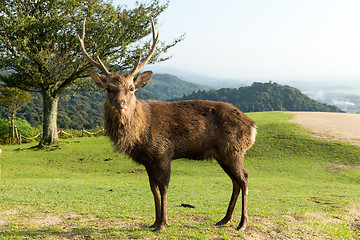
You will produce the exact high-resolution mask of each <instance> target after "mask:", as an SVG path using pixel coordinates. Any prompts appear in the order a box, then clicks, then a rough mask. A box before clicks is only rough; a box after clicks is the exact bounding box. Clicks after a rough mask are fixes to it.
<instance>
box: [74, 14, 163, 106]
mask: <svg viewBox="0 0 360 240" xmlns="http://www.w3.org/2000/svg"><path fill="white" fill-rule="evenodd" d="M85 22H86V19H84V22H83V31H82V37H80V36H79V35H78V38H79V41H80V47H81V51H82V52H83V54H84V56H85V58H86V59H87V60H88V61H89V62H90V64H91V65H93V66H94V67H96V68H97V69H99V70H100V71H101V73H102V74H98V73H95V72H89V75H90V77H91V78H92V79H93V81H94V82H95V84H96V85H97V86H98V87H100V88H103V89H106V91H107V98H108V100H107V101H108V102H109V103H110V104H111V105H112V107H113V108H114V109H115V110H116V111H120V112H124V111H125V110H126V109H128V106H135V103H134V102H135V101H136V98H135V95H134V93H135V91H136V90H137V89H141V88H144V87H145V86H146V85H147V84H148V83H149V82H150V80H151V77H152V75H153V73H152V72H151V71H146V72H143V73H140V74H139V75H136V74H137V73H138V72H139V71H140V69H142V68H143V67H144V66H145V65H146V64H147V63H148V62H149V60H150V58H151V56H152V55H153V54H154V52H155V49H156V44H157V42H158V40H159V32H157V34H156V35H155V26H154V21H153V19H152V18H151V26H152V35H153V43H152V47H151V50H150V52H149V54H148V55H147V56H146V57H145V58H144V60H143V61H141V59H142V57H141V54H140V57H139V60H138V61H137V63H136V65H135V66H134V67H133V69H132V70H131V72H130V73H129V74H125V75H113V74H111V73H110V72H109V70H107V68H106V67H105V65H104V64H103V63H102V61H101V60H100V58H99V57H97V59H98V61H95V60H94V59H92V58H91V57H90V55H89V54H88V53H87V52H86V50H85V44H84V38H85Z"/></svg>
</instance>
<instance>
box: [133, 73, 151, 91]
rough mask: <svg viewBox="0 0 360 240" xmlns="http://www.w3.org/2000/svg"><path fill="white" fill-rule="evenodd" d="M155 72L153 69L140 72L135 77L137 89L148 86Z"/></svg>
mask: <svg viewBox="0 0 360 240" xmlns="http://www.w3.org/2000/svg"><path fill="white" fill-rule="evenodd" d="M152 75H153V72H152V71H146V72H143V73H140V74H139V75H137V76H136V77H135V78H134V84H135V88H136V89H141V88H144V87H146V85H148V84H149V82H150V80H151V78H152Z"/></svg>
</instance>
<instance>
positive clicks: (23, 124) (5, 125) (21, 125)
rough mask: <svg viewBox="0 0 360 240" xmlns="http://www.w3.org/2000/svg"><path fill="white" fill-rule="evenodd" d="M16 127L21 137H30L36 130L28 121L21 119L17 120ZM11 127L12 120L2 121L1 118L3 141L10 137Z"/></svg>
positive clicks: (0, 128) (0, 126)
mask: <svg viewBox="0 0 360 240" xmlns="http://www.w3.org/2000/svg"><path fill="white" fill-rule="evenodd" d="M15 126H16V127H17V129H18V132H19V133H21V135H23V136H26V137H29V136H30V135H31V134H32V133H33V131H34V128H33V127H32V126H31V125H30V123H29V122H28V121H26V120H25V119H21V118H17V117H16V118H15ZM10 127H11V118H10V117H9V118H7V119H2V118H0V137H1V138H2V139H6V138H8V137H9V131H10Z"/></svg>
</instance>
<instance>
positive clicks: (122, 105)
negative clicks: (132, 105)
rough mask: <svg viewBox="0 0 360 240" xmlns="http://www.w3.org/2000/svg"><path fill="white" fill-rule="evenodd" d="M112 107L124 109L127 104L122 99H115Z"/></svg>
mask: <svg viewBox="0 0 360 240" xmlns="http://www.w3.org/2000/svg"><path fill="white" fill-rule="evenodd" d="M114 107H115V108H118V109H126V108H127V105H126V102H125V100H124V99H121V100H120V101H116V102H115V103H114Z"/></svg>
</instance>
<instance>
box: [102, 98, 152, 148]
mask: <svg viewBox="0 0 360 240" xmlns="http://www.w3.org/2000/svg"><path fill="white" fill-rule="evenodd" d="M132 106H133V107H128V109H126V110H125V111H124V112H120V111H115V110H114V109H113V108H112V106H111V104H110V103H109V102H108V101H106V102H105V123H104V127H105V132H106V135H107V136H108V137H109V138H110V139H111V141H112V143H113V145H114V147H115V148H116V149H117V150H118V151H119V152H123V153H129V152H130V150H131V149H132V148H133V147H134V146H135V145H136V144H137V143H139V142H140V141H141V139H142V137H143V136H144V134H145V132H146V128H147V114H146V111H145V109H144V106H143V104H142V103H141V102H140V101H138V100H135V103H134V104H133V105H132Z"/></svg>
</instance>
